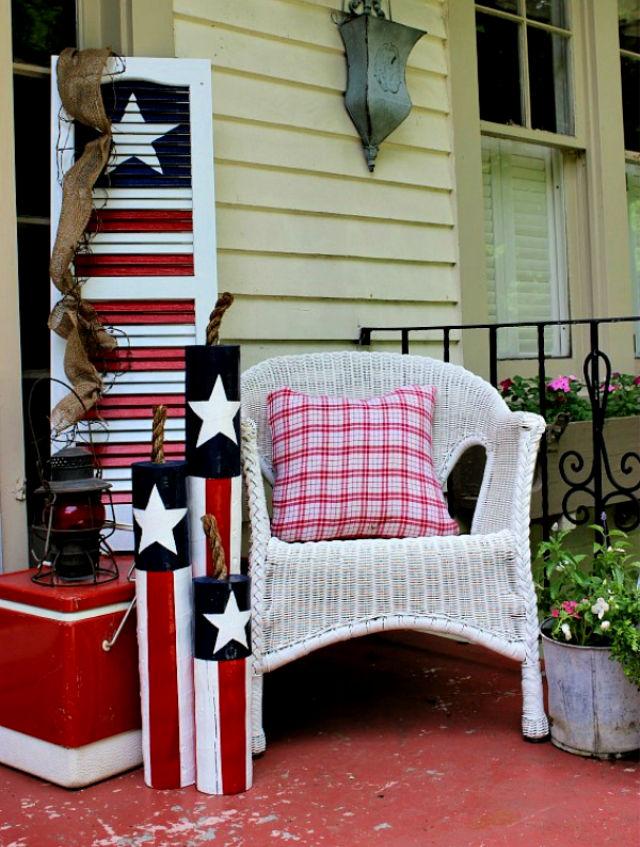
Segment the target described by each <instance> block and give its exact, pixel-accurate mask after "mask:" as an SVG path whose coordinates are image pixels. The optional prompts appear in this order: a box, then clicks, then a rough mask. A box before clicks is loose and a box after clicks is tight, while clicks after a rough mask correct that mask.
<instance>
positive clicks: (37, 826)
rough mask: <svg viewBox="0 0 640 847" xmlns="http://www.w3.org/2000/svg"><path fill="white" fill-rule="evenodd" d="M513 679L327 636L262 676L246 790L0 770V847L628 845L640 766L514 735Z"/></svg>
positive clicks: (501, 665) (431, 653)
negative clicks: (262, 730) (73, 785)
mask: <svg viewBox="0 0 640 847" xmlns="http://www.w3.org/2000/svg"><path fill="white" fill-rule="evenodd" d="M519 675H520V670H519V667H518V666H517V665H516V664H515V663H511V662H508V661H507V660H504V659H502V658H500V657H498V656H495V655H493V654H491V653H488V652H486V651H484V650H481V649H480V648H475V647H471V646H469V645H462V644H455V643H453V642H451V641H443V640H441V639H436V638H428V637H424V636H403V637H402V640H401V641H399V640H397V639H393V638H389V637H381V636H376V637H370V638H366V639H360V640H358V641H354V642H352V643H349V644H341V645H336V646H334V647H331V648H327V649H325V650H322V651H320V652H319V653H317V654H315V655H312V656H309V657H307V658H306V659H303V660H300V661H298V662H295V663H293V664H292V665H290V666H288V667H285V668H283V669H281V670H279V671H275V672H274V673H273V674H271V675H269V676H268V677H267V680H266V685H265V701H266V705H267V716H266V729H267V736H268V740H269V747H268V749H267V752H266V754H265V755H264V756H262V757H261V758H259V759H257V760H256V761H255V762H254V777H255V781H254V788H253V789H252V790H251V791H249V792H247V793H246V794H240V795H236V796H233V797H209V796H207V795H204V794H200V793H198V792H197V791H196V789H195V788H194V787H191V788H185V789H181V790H179V791H153V790H152V789H149V788H146V786H145V785H144V782H143V778H142V771H141V770H136V771H133V772H130V773H128V774H124V775H122V776H120V777H117V778H115V779H112V780H109V781H107V782H104V783H101V784H100V785H96V786H92V787H89V788H86V789H83V790H81V791H65V790H64V789H62V788H58V787H56V786H53V785H50V784H48V783H45V782H42V781H40V780H38V779H35V778H32V777H30V776H28V775H26V774H22V773H19V772H18V771H12V770H10V769H6V768H0V847H63V845H64V847H202V845H205V844H210V845H213V847H277V845H287V846H288V845H295V847H298V845H300V847H359V845H367V847H369V845H371V847H483V845H485V847H507V845H508V847H560V845H562V847H573V845H578V844H587V843H588V844H598V847H603V845H609V844H611V845H613V844H616V845H619V844H629V845H631V844H634V845H635V844H637V843H639V833H640V803H639V802H638V792H639V788H640V768H638V767H637V765H636V763H634V762H632V761H629V760H627V761H624V760H622V761H614V762H597V761H593V760H589V759H582V758H580V757H575V756H571V755H570V754H568V753H564V752H561V751H559V750H557V749H555V748H554V747H552V746H551V745H550V744H527V743H525V742H524V741H522V739H521V737H520V729H519V727H520V695H519V687H518V686H519ZM568 834H569V835H568Z"/></svg>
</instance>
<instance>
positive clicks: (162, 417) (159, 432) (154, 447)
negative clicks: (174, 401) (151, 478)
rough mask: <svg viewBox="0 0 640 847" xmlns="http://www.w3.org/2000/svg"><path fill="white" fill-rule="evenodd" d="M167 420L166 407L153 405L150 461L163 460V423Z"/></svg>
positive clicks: (158, 462) (158, 461) (157, 461)
mask: <svg viewBox="0 0 640 847" xmlns="http://www.w3.org/2000/svg"><path fill="white" fill-rule="evenodd" d="M166 420H167V407H166V406H154V407H153V425H152V432H151V461H152V462H156V463H157V464H160V465H161V464H162V463H163V462H164V425H165V423H166Z"/></svg>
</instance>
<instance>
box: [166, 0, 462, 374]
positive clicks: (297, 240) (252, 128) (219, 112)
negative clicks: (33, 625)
mask: <svg viewBox="0 0 640 847" xmlns="http://www.w3.org/2000/svg"><path fill="white" fill-rule="evenodd" d="M339 5H340V4H339V0H215V2H211V0H175V2H174V16H175V50H176V56H179V57H194V58H196V57H197V58H202V57H206V58H210V59H211V64H212V73H213V100H214V103H213V106H214V134H215V138H214V143H215V177H216V206H217V208H216V221H217V231H218V272H219V286H220V289H221V290H229V291H232V292H233V293H234V294H235V295H236V297H237V301H236V305H235V306H234V308H233V310H232V311H231V312H230V313H229V317H228V318H227V321H226V324H225V326H224V330H225V332H224V335H225V340H228V341H231V340H234V341H239V342H241V343H242V345H243V364H244V365H245V366H247V365H249V364H252V363H254V362H256V361H259V360H260V359H263V358H265V357H266V356H270V355H276V354H283V353H295V352H302V351H304V350H324V349H345V348H346V347H348V346H350V345H351V343H352V342H353V340H354V339H355V338H356V337H357V335H358V328H359V326H361V325H367V324H369V325H372V324H373V325H375V324H385V323H386V324H389V323H392V324H396V325H397V324H416V323H422V324H424V323H446V322H451V323H454V322H458V321H459V320H460V314H459V309H458V301H459V290H460V284H459V275H458V268H457V264H456V261H457V243H456V236H457V233H456V223H455V206H454V177H453V163H452V154H451V150H452V143H451V137H452V126H451V118H450V94H449V85H448V78H447V73H448V51H447V40H446V25H445V10H446V5H443V4H441V3H439V2H437V0H394V2H393V5H392V11H393V15H394V18H395V19H396V20H398V21H400V22H402V23H405V24H409V25H412V26H415V27H419V28H421V29H425V30H427V31H428V35H427V36H426V37H424V38H423V39H422V40H421V41H420V42H418V44H417V46H416V47H415V48H414V51H413V53H412V55H411V57H410V64H409V68H408V72H407V82H408V86H409V90H410V93H411V97H412V100H413V104H414V107H413V110H412V113H411V115H410V116H409V118H408V119H407V120H406V121H405V122H404V124H402V126H401V127H399V128H398V129H397V130H396V131H395V132H394V133H393V135H392V136H391V138H390V140H388V141H387V142H385V143H384V144H383V146H382V149H381V152H380V154H379V157H378V161H377V164H376V170H375V174H374V175H371V174H369V173H368V171H367V168H366V164H365V160H364V156H363V153H362V147H361V142H360V139H359V138H358V136H357V134H356V131H355V129H354V127H353V125H352V123H351V121H350V119H349V116H348V115H347V113H346V111H345V108H344V101H343V92H344V89H345V86H346V63H345V57H344V50H343V46H342V41H341V39H340V35H339V32H338V28H337V26H336V25H335V23H334V22H333V21H332V17H331V14H332V7H334V6H338V7H339ZM384 5H385V8H386V3H385V4H384ZM420 347H422V345H420ZM422 349H424V348H422Z"/></svg>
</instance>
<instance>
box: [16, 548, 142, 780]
mask: <svg viewBox="0 0 640 847" xmlns="http://www.w3.org/2000/svg"><path fill="white" fill-rule="evenodd" d="M129 564H130V563H127V562H121V563H120V571H121V575H120V577H119V579H118V580H117V581H115V582H111V583H105V584H104V585H82V586H73V587H70V586H64V587H61V588H52V587H48V586H43V585H35V584H34V583H33V582H32V581H31V576H32V575H33V574H34V573H35V571H33V570H25V571H20V572H18V573H13V574H5V575H3V576H0V650H1V652H0V762H2V763H4V764H6V765H10V766H11V767H14V768H19V769H20V770H23V771H28V772H29V773H32V774H34V775H35V776H38V777H41V778H43V779H46V780H49V781H51V782H55V783H57V784H58V785H62V786H65V787H67V788H80V787H82V786H85V785H90V784H91V783H93V782H98V781H99V780H101V779H106V778H107V777H110V776H113V775H114V774H117V773H121V772H122V771H126V770H129V769H130V768H133V767H136V766H137V765H139V764H141V762H142V750H141V734H140V685H139V680H138V655H137V645H136V623H135V615H134V614H132V615H130V616H129V619H128V620H127V622H126V624H125V626H124V628H123V630H122V632H121V634H120V636H119V638H118V640H117V642H116V643H115V645H114V646H113V647H112V649H111V650H109V651H105V650H104V649H103V646H102V645H103V642H104V641H105V640H110V639H111V638H112V637H113V634H114V633H115V631H116V629H117V627H118V624H119V623H120V622H121V620H122V618H123V615H124V613H125V612H126V610H127V606H128V604H129V603H130V601H131V600H132V599H133V595H134V583H131V582H127V579H126V574H127V572H128V570H129Z"/></svg>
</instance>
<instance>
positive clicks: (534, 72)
mask: <svg viewBox="0 0 640 847" xmlns="http://www.w3.org/2000/svg"><path fill="white" fill-rule="evenodd" d="M568 5H569V4H568V3H567V2H566V0H484V2H482V3H476V35H477V45H478V77H479V79H478V84H479V89H480V117H481V118H482V120H485V121H492V122H493V123H501V124H514V125H517V126H523V127H527V128H528V129H538V130H546V131H548V132H557V133H562V134H564V135H573V133H574V117H573V97H572V82H571V76H572V74H571V30H570V27H569V25H570V21H569V17H568Z"/></svg>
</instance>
